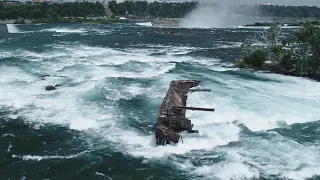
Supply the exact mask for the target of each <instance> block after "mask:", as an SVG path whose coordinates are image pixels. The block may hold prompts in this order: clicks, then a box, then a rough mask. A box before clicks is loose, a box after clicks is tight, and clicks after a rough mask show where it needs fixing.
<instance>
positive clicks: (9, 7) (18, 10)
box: [0, 1, 320, 19]
mask: <svg viewBox="0 0 320 180" xmlns="http://www.w3.org/2000/svg"><path fill="white" fill-rule="evenodd" d="M198 5H199V3H197V2H184V3H159V2H152V3H148V2H147V1H134V2H133V1H125V2H123V3H119V4H117V3H116V1H110V2H109V3H108V7H109V9H110V10H111V12H112V13H113V14H114V15H115V16H125V15H126V14H128V15H133V16H137V17H164V18H181V17H184V16H185V15H186V14H188V13H189V12H191V11H192V10H193V9H195V8H196V7H197V6H198ZM208 5H209V6H213V7H218V6H219V5H218V4H208ZM231 9H232V10H233V11H234V12H235V13H238V14H247V15H248V14H252V15H259V16H272V17H287V18H320V8H319V7H316V6H298V7H296V6H274V5H256V6H249V5H241V6H238V7H236V8H234V7H232V8H231ZM105 15H106V9H105V7H104V5H103V4H101V3H99V2H96V3H89V2H73V3H71V2H70V3H61V4H57V3H55V4H48V3H40V4H6V3H4V2H1V1H0V19H19V18H22V19H31V18H33V19H43V18H46V19H55V18H64V17H89V16H95V17H97V16H105Z"/></svg>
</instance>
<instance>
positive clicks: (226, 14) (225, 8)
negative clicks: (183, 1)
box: [179, 1, 269, 28]
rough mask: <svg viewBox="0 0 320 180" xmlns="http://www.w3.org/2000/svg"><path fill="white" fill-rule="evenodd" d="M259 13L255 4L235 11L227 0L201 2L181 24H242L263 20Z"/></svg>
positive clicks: (204, 25) (195, 26)
mask: <svg viewBox="0 0 320 180" xmlns="http://www.w3.org/2000/svg"><path fill="white" fill-rule="evenodd" d="M258 14H260V12H258V9H257V8H255V7H254V6H248V7H247V8H246V9H242V10H241V12H239V11H238V12H234V11H233V8H232V4H230V3H228V2H227V1H225V2H224V3H223V4H219V5H214V4H212V3H211V4H203V3H201V4H200V5H199V6H198V7H197V8H196V9H195V10H193V11H192V12H191V13H189V14H188V15H187V16H186V17H185V18H184V19H182V20H181V21H180V24H179V25H180V27H184V28H215V27H229V26H240V25H245V24H251V23H255V22H257V21H261V20H262V19H261V18H259V17H257V15H258ZM262 21H269V19H263V20H262Z"/></svg>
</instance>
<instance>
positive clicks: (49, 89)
mask: <svg viewBox="0 0 320 180" xmlns="http://www.w3.org/2000/svg"><path fill="white" fill-rule="evenodd" d="M59 86H62V85H61V84H56V85H55V86H52V85H49V86H46V90H47V91H52V90H56V89H57V87H59Z"/></svg>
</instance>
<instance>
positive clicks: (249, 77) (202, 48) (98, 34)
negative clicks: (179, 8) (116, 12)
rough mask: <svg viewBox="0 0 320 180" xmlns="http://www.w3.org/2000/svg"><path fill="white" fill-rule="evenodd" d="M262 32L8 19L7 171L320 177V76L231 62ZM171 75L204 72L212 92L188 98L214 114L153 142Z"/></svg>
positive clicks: (1, 50)
mask: <svg viewBox="0 0 320 180" xmlns="http://www.w3.org/2000/svg"><path fill="white" fill-rule="evenodd" d="M255 31H258V29H247V28H218V29H178V28H175V29H164V28H154V27H143V26H139V25H121V24H113V25H74V24H61V25H59V24H58V25H46V24H36V25H11V26H10V30H9V32H10V33H8V34H0V87H1V88H0V122H1V130H0V131H1V136H2V137H1V139H0V151H1V154H0V176H1V179H8V178H10V179H31V180H34V179H90V180H93V179H139V180H140V179H223V180H224V179H306V178H311V177H319V175H320V121H319V119H320V113H319V112H320V111H319V108H320V83H319V82H315V81H312V80H308V79H304V78H297V77H288V76H282V75H276V74H268V73H262V72H248V71H243V70H239V69H236V68H232V67H231V66H230V63H232V62H233V61H234V60H235V59H237V58H239V57H240V52H239V46H240V44H241V42H242V41H243V40H244V39H245V38H246V37H247V36H248V35H249V34H251V33H253V32H255ZM46 74H48V75H51V76H50V77H47V78H45V79H44V80H41V79H40V76H41V75H46ZM60 76H62V77H60ZM176 79H199V80H202V81H203V83H202V84H203V85H204V86H205V87H206V88H211V89H212V92H205V93H192V94H190V96H189V99H188V105H190V106H196V107H208V108H211V107H212V108H216V112H214V113H212V112H193V111H188V112H187V116H188V117H189V118H190V119H192V121H193V123H194V125H195V129H199V130H200V133H199V134H183V140H184V142H183V144H182V143H179V144H177V145H173V146H160V147H156V146H155V145H154V139H153V137H154V134H153V130H154V125H155V123H156V120H157V119H156V118H157V112H158V108H159V105H160V104H161V102H162V100H163V97H164V95H165V93H166V91H167V89H168V86H169V83H170V81H172V80H176ZM55 84H62V86H61V87H58V89H57V90H56V91H45V86H47V85H55Z"/></svg>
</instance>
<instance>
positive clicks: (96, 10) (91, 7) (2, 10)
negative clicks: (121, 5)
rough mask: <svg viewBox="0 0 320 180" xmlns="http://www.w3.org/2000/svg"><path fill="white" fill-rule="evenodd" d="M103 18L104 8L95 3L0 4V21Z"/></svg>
mask: <svg viewBox="0 0 320 180" xmlns="http://www.w3.org/2000/svg"><path fill="white" fill-rule="evenodd" d="M88 16H105V7H104V6H103V5H102V4H101V3H99V2H97V3H89V2H83V3H79V2H75V3H62V4H47V3H41V4H5V3H2V2H0V19H2V20H4V19H18V18H30V19H32V18H35V19H41V18H48V19H51V18H52V19H56V18H60V17H88Z"/></svg>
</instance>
